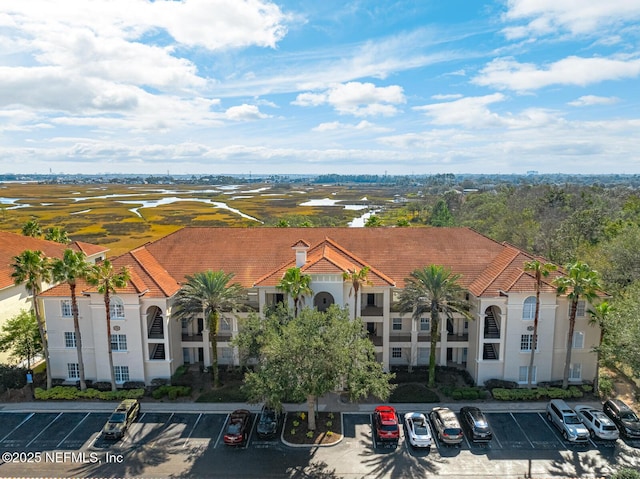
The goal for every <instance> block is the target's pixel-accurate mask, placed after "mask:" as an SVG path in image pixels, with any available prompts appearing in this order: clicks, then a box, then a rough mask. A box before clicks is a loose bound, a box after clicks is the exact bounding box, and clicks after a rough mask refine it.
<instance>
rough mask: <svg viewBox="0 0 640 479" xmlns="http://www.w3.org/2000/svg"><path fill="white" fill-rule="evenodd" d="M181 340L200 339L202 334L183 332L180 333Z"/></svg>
mask: <svg viewBox="0 0 640 479" xmlns="http://www.w3.org/2000/svg"><path fill="white" fill-rule="evenodd" d="M182 340H183V341H196V342H197V341H202V334H191V335H190V334H183V335H182Z"/></svg>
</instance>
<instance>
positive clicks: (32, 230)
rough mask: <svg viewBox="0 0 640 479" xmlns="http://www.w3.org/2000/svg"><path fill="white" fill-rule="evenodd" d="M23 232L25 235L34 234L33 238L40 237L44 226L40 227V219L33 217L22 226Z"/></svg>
mask: <svg viewBox="0 0 640 479" xmlns="http://www.w3.org/2000/svg"><path fill="white" fill-rule="evenodd" d="M22 234H23V235H24V236H32V237H33V238H39V237H40V236H42V228H41V227H40V223H38V220H37V219H35V218H33V219H31V220H29V221H27V222H26V223H25V224H24V226H22Z"/></svg>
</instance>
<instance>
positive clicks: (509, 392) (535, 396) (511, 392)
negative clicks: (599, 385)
mask: <svg viewBox="0 0 640 479" xmlns="http://www.w3.org/2000/svg"><path fill="white" fill-rule="evenodd" d="M592 391H593V387H592V386H590V385H588V384H584V385H582V386H570V387H569V388H568V389H562V388H556V387H548V388H532V389H520V388H519V389H507V388H493V389H492V390H491V394H492V396H493V398H494V399H498V400H501V401H535V400H540V399H541V400H550V399H577V398H581V397H583V396H584V394H585V393H590V392H592Z"/></svg>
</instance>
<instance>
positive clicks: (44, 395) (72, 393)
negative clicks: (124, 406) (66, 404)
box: [34, 386, 144, 401]
mask: <svg viewBox="0 0 640 479" xmlns="http://www.w3.org/2000/svg"><path fill="white" fill-rule="evenodd" d="M34 394H35V396H36V399H40V400H68V401H72V400H76V399H101V400H103V401H121V400H123V399H139V398H141V397H142V396H143V395H144V389H141V388H140V389H128V390H118V391H98V390H97V389H93V388H89V389H87V390H86V391H79V390H78V388H76V387H74V386H55V387H53V388H51V389H49V390H48V391H47V390H44V389H42V388H36V389H35V391H34Z"/></svg>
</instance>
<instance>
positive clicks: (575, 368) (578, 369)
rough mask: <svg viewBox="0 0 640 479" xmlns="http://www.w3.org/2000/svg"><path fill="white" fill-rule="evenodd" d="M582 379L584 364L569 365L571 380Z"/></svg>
mask: <svg viewBox="0 0 640 479" xmlns="http://www.w3.org/2000/svg"><path fill="white" fill-rule="evenodd" d="M581 379H582V364H581V363H574V364H571V365H569V380H571V381H580V380H581Z"/></svg>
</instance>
